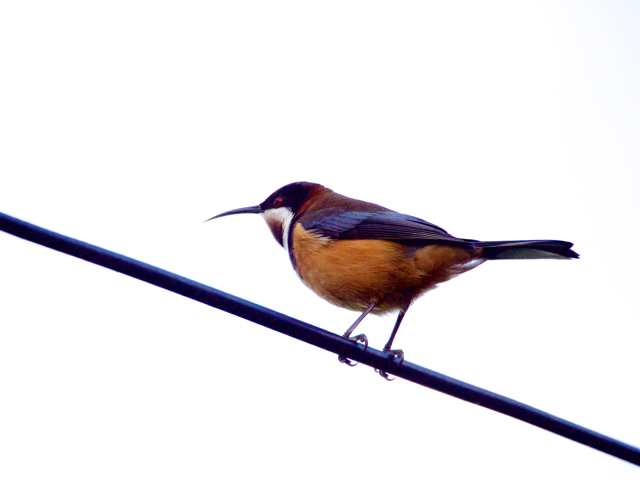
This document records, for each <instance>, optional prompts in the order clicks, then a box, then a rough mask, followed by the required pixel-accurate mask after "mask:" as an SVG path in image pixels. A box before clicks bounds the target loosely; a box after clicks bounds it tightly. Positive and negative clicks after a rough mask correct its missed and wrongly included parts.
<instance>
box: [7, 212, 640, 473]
mask: <svg viewBox="0 0 640 480" xmlns="http://www.w3.org/2000/svg"><path fill="white" fill-rule="evenodd" d="M0 230H3V231H5V232H7V233H10V234H12V235H15V236H17V237H20V238H23V239H25V240H29V241H31V242H34V243H38V244H40V245H43V246H45V247H49V248H51V249H53V250H57V251H59V252H63V253H66V254H68V255H72V256H74V257H77V258H81V259H83V260H86V261H88V262H91V263H95V264H96V265H101V266H103V267H106V268H109V269H111V270H114V271H116V272H120V273H124V274H125V275H129V276H130V277H133V278H137V279H139V280H142V281H144V282H147V283H151V284H152V285H156V286H158V287H161V288H164V289H166V290H169V291H172V292H174V293H178V294H180V295H183V296H185V297H188V298H191V299H193V300H196V301H198V302H201V303H204V304H206V305H210V306H212V307H215V308H218V309H220V310H224V311H225V312H228V313H231V314H233V315H237V316H239V317H242V318H245V319H247V320H250V321H252V322H254V323H257V324H259V325H262V326H264V327H267V328H270V329H272V330H276V331H278V332H280V333H284V334H285V335H289V336H290V337H293V338H296V339H298V340H302V341H303V342H306V343H309V344H311V345H315V346H316V347H320V348H323V349H325V350H328V351H330V352H333V353H336V354H338V355H343V356H345V357H347V358H351V359H353V360H356V361H358V362H360V363H363V364H365V365H369V366H371V367H374V368H377V369H379V370H383V371H385V372H388V373H390V374H393V375H395V376H397V377H400V378H404V379H405V380H409V381H411V382H414V383H417V384H419V385H423V386H425V387H429V388H432V389H434V390H437V391H439V392H442V393H446V394H447V395H451V396H453V397H456V398H459V399H461V400H465V401H467V402H471V403H474V404H476V405H480V406H482V407H485V408H488V409H491V410H494V411H496V412H500V413H503V414H505V415H508V416H510V417H513V418H517V419H518V420H522V421H523V422H527V423H530V424H531V425H535V426H537V427H540V428H542V429H544V430H548V431H550V432H553V433H556V434H557V435H560V436H563V437H565V438H568V439H571V440H574V441H576V442H578V443H581V444H583V445H587V446H589V447H592V448H595V449H596V450H600V451H601V452H605V453H608V454H610V455H613V456H614V457H617V458H620V459H622V460H626V461H627V462H630V463H633V464H635V465H638V466H640V449H638V448H636V447H634V446H631V445H628V444H626V443H623V442H620V441H619V440H616V439H613V438H611V437H607V436H606V435H602V434H600V433H598V432H595V431H593V430H589V429H587V428H584V427H582V426H580V425H577V424H575V423H572V422H568V421H567V420H564V419H562V418H559V417H556V416H554V415H551V414H549V413H546V412H543V411H542V410H538V409H537V408H533V407H531V406H529V405H526V404H524V403H521V402H518V401H516V400H512V399H510V398H508V397H504V396H502V395H498V394H497V393H493V392H490V391H488V390H484V389H482V388H479V387H476V386H474V385H470V384H468V383H465V382H461V381H460V380H456V379H455V378H451V377H448V376H446V375H442V374H441V373H438V372H434V371H433V370H429V369H427V368H424V367H421V366H420V365H415V364H413V363H411V362H409V361H406V360H405V361H404V362H403V363H402V364H398V363H399V361H398V359H396V358H395V357H391V355H389V354H387V353H383V352H381V351H379V350H376V349H374V348H371V347H369V348H367V349H366V350H365V348H364V346H363V345H362V344H357V343H355V342H352V341H350V340H347V339H345V338H343V337H341V336H339V335H336V334H334V333H331V332H329V331H327V330H323V329H321V328H318V327H315V326H313V325H310V324H308V323H305V322H302V321H300V320H296V319H295V318H292V317H289V316H287V315H284V314H282V313H279V312H276V311H274V310H270V309H268V308H265V307H263V306H261V305H256V304H255V303H251V302H249V301H247V300H244V299H242V298H239V297H235V296H233V295H230V294H228V293H225V292H222V291H220V290H217V289H215V288H212V287H209V286H207V285H203V284H201V283H198V282H195V281H193V280H190V279H188V278H185V277H181V276H180V275H176V274H174V273H171V272H167V271H166V270H162V269H160V268H157V267H154V266H152V265H149V264H146V263H143V262H140V261H138V260H134V259H133V258H129V257H125V256H124V255H119V254H117V253H114V252H111V251H109V250H105V249H103V248H100V247H96V246H95V245H91V244H89V243H85V242H82V241H80V240H76V239H74V238H71V237H67V236H64V235H60V234H59V233H55V232H52V231H50V230H46V229H44V228H41V227H38V226H36V225H33V224H30V223H28V222H25V221H22V220H18V219H17V218H14V217H11V216H9V215H5V214H3V213H0Z"/></svg>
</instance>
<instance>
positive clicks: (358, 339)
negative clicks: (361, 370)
mask: <svg viewBox="0 0 640 480" xmlns="http://www.w3.org/2000/svg"><path fill="white" fill-rule="evenodd" d="M349 340H353V341H354V342H356V343H364V349H365V350H366V349H367V347H368V346H369V339H368V338H367V336H366V335H365V334H364V333H361V334H359V335H355V336H353V337H349ZM338 361H339V362H340V363H344V364H345V365H348V366H349V367H355V366H356V365H357V364H358V362H354V361H353V360H349V359H348V358H347V357H345V356H344V355H338Z"/></svg>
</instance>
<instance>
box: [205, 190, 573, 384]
mask: <svg viewBox="0 0 640 480" xmlns="http://www.w3.org/2000/svg"><path fill="white" fill-rule="evenodd" d="M240 213H257V214H260V215H262V217H263V218H264V219H265V221H266V222H267V225H268V226H269V229H270V230H271V233H272V234H273V236H274V237H275V239H276V241H277V242H278V243H279V244H280V245H281V246H282V247H284V249H285V250H286V252H287V253H288V255H289V259H290V260H291V264H292V265H293V268H294V270H295V271H296V273H297V274H298V276H299V277H300V279H301V280H302V282H303V283H304V284H305V285H306V286H307V287H309V288H310V289H311V290H313V291H314V292H315V293H316V294H317V295H319V296H320V297H322V298H323V299H325V300H327V301H328V302H330V303H332V304H334V305H336V306H338V307H342V308H346V309H349V310H355V311H359V312H362V313H361V315H360V316H359V317H358V319H357V320H356V321H355V322H354V323H353V325H351V326H350V327H349V329H348V330H347V331H346V332H345V333H344V335H343V337H345V338H349V339H350V340H354V341H356V342H363V343H364V344H365V348H366V345H368V341H367V337H366V335H364V334H360V335H356V336H353V337H352V336H351V334H352V333H353V331H354V330H355V329H356V328H357V327H358V325H359V324H360V322H362V320H363V319H364V318H365V317H366V316H367V315H368V314H369V313H373V314H385V313H389V312H398V317H397V319H396V322H395V325H394V327H393V330H392V332H391V336H390V337H389V341H388V342H387V343H386V345H385V346H384V348H383V351H384V352H387V353H389V354H391V355H393V356H395V357H398V358H399V359H400V361H401V362H402V360H403V359H404V353H403V352H402V350H397V349H396V350H394V349H392V348H391V346H392V344H393V340H394V338H395V336H396V334H397V333H398V329H399V328H400V323H401V322H402V319H403V318H404V315H405V313H406V312H407V309H408V308H409V306H410V305H411V304H412V303H413V301H414V300H416V299H417V298H418V297H420V296H421V295H423V294H424V293H425V292H427V291H429V290H432V289H433V288H435V287H436V286H437V285H438V284H439V283H442V282H446V281H447V280H450V279H452V278H453V277H456V276H457V275H460V274H461V273H464V272H467V271H469V270H471V269H473V268H475V267H477V266H478V265H480V264H482V263H484V262H485V261H486V260H498V259H528V258H552V259H565V258H579V255H578V254H577V253H576V252H574V251H573V250H572V249H571V247H572V246H573V244H572V243H570V242H563V241H560V240H516V241H492V242H481V241H478V240H470V239H467V238H457V237H454V236H452V235H450V234H449V233H447V232H446V231H445V230H443V229H442V228H440V227H438V226H436V225H434V224H433V223H429V222H427V221H425V220H422V219H420V218H418V217H413V216H410V215H405V214H403V213H398V212H395V211H393V210H390V209H388V208H385V207H382V206H380V205H376V204H374V203H369V202H364V201H362V200H356V199H353V198H349V197H345V196H343V195H340V194H338V193H335V192H334V191H333V190H330V189H328V188H326V187H324V186H322V185H319V184H317V183H310V182H295V183H290V184H289V185H285V186H284V187H282V188H279V189H278V190H276V191H275V192H274V193H272V194H271V195H269V197H267V199H266V200H265V201H264V202H262V203H261V204H259V205H256V206H253V207H245V208H238V209H235V210H230V211H228V212H224V213H221V214H219V215H216V216H214V217H211V218H210V219H208V220H206V221H209V220H213V219H216V218H220V217H224V216H227V215H236V214H240ZM339 359H340V361H341V362H343V363H346V364H348V365H351V366H352V365H355V363H354V362H351V361H350V360H349V359H347V358H345V357H343V356H340V357H339ZM377 371H378V370H377ZM378 373H379V374H380V375H382V376H383V377H384V378H386V379H389V376H388V375H387V373H386V372H383V371H378Z"/></svg>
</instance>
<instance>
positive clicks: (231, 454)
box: [0, 0, 640, 479]
mask: <svg viewBox="0 0 640 480" xmlns="http://www.w3.org/2000/svg"><path fill="white" fill-rule="evenodd" d="M639 25H640V7H639V5H638V3H637V2H632V1H627V2H624V1H593V2H582V1H581V2H578V1H576V2H569V1H565V2H555V1H553V2H380V1H366V2H364V1H363V2H351V1H336V2H332V1H325V2H280V1H275V2H274V1H269V2H265V1H261V2H247V1H235V2H204V1H203V2H192V1H186V2H145V1H135V0H133V1H132V0H127V1H111V2H80V1H78V2H69V1H60V2H35V1H34V2H31V1H23V2H11V1H9V2H3V4H2V6H1V7H0V68H1V69H2V74H1V75H0V135H1V139H0V162H1V163H0V165H1V167H2V168H1V174H0V211H3V212H5V213H8V214H11V215H14V216H17V217H19V218H22V219H24V220H27V221H30V222H33V223H36V224H38V225H40V226H43V227H45V228H49V229H52V230H54V231H58V232H60V233H64V234H66V235H69V236H73V237H76V238H79V239H81V240H84V241H88V242H90V243H94V244H96V245H99V246H101V247H104V248H108V249H111V250H114V251H116V252H119V253H122V254H124V255H128V256H131V257H134V258H137V259H139V260H142V261H145V262H149V263H151V264H153V265H156V266H159V267H161V268H165V269H167V270H170V271H173V272H175V273H178V274H181V275H184V276H187V277H190V278H192V279H195V280H197V281H201V282H203V283H206V284H208V285H211V286H213V287H216V288H219V289H222V290H224V291H227V292H230V293H233V294H236V295H239V296H241V297H244V298H247V299H249V300H251V301H253V302H256V303H259V304H262V305H265V306H267V307H270V308H273V309H275V310H279V311H282V312H284V313H286V314H288V315H291V316H294V317H296V318H300V319H302V320H304V321H308V322H310V323H312V324H314V325H317V326H320V327H322V328H326V329H328V330H331V331H333V332H336V333H342V332H343V331H344V330H345V329H346V328H347V327H348V326H349V325H350V324H351V322H352V321H353V320H354V319H355V316H357V314H354V313H353V312H348V311H344V310H340V309H338V308H335V307H332V306H331V305H329V304H327V303H325V302H324V301H322V300H321V299H319V298H317V297H315V296H314V295H313V294H312V293H311V292H310V291H308V290H307V289H306V288H305V287H304V286H303V285H302V284H301V283H300V282H299V281H298V279H297V278H296V275H295V274H294V273H293V271H292V270H291V267H290V265H289V263H288V260H287V257H286V254H285V253H284V251H283V250H282V249H281V248H280V247H279V245H277V244H276V242H274V241H273V239H272V237H271V235H270V233H269V231H268V229H267V228H266V226H265V225H264V224H263V222H262V220H261V219H260V218H259V217H258V216H237V217H229V218H225V219H220V220H217V221H215V222H211V223H207V224H204V225H202V224H201V222H202V220H204V219H206V218H208V217H210V216H212V215H214V214H217V213H220V212H222V211H225V210H228V209H231V208H237V207H242V206H248V205H255V204H257V203H259V202H261V201H262V200H264V198H266V197H267V195H268V194H270V193H271V192H272V191H274V190H275V189H277V188H278V187H280V186H282V185H284V184H286V183H289V182H291V181H297V180H308V181H315V182H319V183H323V184H325V185H327V186H328V187H330V188H333V189H334V190H336V191H338V192H340V193H343V194H346V195H349V196H352V197H356V198H362V199H366V200H369V201H373V202H376V203H380V204H382V205H385V206H387V207H389V208H392V209H395V210H398V211H402V212H405V213H409V214H413V215H416V216H420V217H422V218H425V219H426V220H429V221H431V222H434V223H436V224H437V225H440V226H442V227H444V228H446V229H447V230H448V231H449V232H450V233H452V234H454V235H458V236H462V237H471V238H478V239H482V240H506V239H532V238H556V239H562V240H569V241H572V242H575V244H576V247H575V248H576V250H577V251H578V252H579V253H580V254H581V256H582V259H581V260H578V261H513V262H490V263H488V264H485V265H483V266H482V267H480V268H478V269H476V270H474V271H473V272H470V273H468V274H466V275H464V276H462V277H461V278H459V279H456V280H454V281H452V282H450V283H448V284H445V285H443V286H442V287H441V288H439V289H438V290H436V291H435V292H431V293H429V294H428V295H426V296H425V297H424V298H422V299H421V300H419V301H418V302H417V303H416V304H415V305H414V306H413V307H412V308H411V309H410V310H409V313H408V314H407V316H406V318H405V321H404V324H403V326H402V328H401V329H400V333H399V334H398V337H397V339H396V345H397V347H399V348H403V349H404V351H405V353H406V355H407V359H408V360H410V361H412V362H415V363H418V364H420V365H423V366H425V367H427V368H431V369H434V370H437V371H439V372H442V373H444V374H447V375H450V376H453V377H456V378H459V379H461V380H464V381H467V382H470V383H473V384H475V385H478V386H481V387H484V388H487V389H490V390H493V391H496V392H498V393H501V394H503V395H507V396H510V397H513V398H515V399H517V400H520V401H523V402H525V403H528V404H531V405H533V406H535V407H537V408H540V409H543V410H546V411H548V412H550V413H553V414H555V415H558V416H561V417H563V418H566V419H568V420H571V421H573V422H576V423H579V424H581V425H584V426H587V427H589V428H592V429H595V430H597V431H599V432H602V433H604V434H607V435H610V436H613V437H615V438H618V439H620V440H623V441H625V442H628V443H631V444H634V445H640V409H639V408H638V406H639V405H640V387H639V386H638V378H640V348H639V347H638V344H639V342H640V305H639V303H640V302H639V298H640V293H639V289H638V287H640V278H639V273H638V272H639V271H640V260H639V259H638V254H637V251H636V250H637V239H638V236H639V235H640V214H639V207H640V202H639V200H640V194H639V193H638V192H639V190H640V188H639V187H638V181H639V179H640V146H639V141H638V139H639V137H640V63H639V59H640V28H638V27H639ZM0 292H1V293H0V295H1V296H0V300H1V304H0V389H1V391H0V451H1V452H2V454H1V455H2V459H1V461H0V476H1V477H2V478H6V479H20V478H27V479H31V478H65V479H80V478H82V479H85V478H136V479H137V478H162V479H164V478H176V479H177V478H193V479H204V478H283V479H300V478H312V479H313V478H352V477H353V476H354V475H358V476H363V477H365V476H366V477H367V478H382V477H386V478H403V479H413V478H492V479H512V478H523V479H529V478H530V479H538V478H562V479H565V478H581V479H600V478H616V479H627V478H640V470H639V469H638V468H637V467H634V466H631V465H629V464H627V463H625V462H622V461H620V460H617V459H614V458H613V457H610V456H608V455H605V454H601V453H599V452H596V451H595V450H592V449H590V448H587V447H583V446H581V445H578V444H576V443H573V442H571V441H568V440H565V439H562V438H560V437H558V436H556V435H554V434H551V433H548V432H545V431H542V430H540V429H538V428H535V427H532V426H530V425H527V424H524V423H521V422H519V421H517V420H513V419H511V418H508V417H505V416H502V415H500V414H497V413H494V412H490V411H488V410H485V409H483V408H480V407H477V406H474V405H471V404H467V403H465V402H462V401H459V400H456V399H454V398H450V397H448V396H446V395H443V394H440V393H437V392H434V391H431V390H428V389H425V388H422V387H419V386H416V385H413V384H411V383H408V382H405V381H402V380H396V381H394V382H390V383H389V382H385V381H384V380H382V379H381V378H380V377H378V376H377V375H375V374H374V373H373V371H372V370H371V369H370V368H368V367H365V366H362V365H361V366H358V367H356V368H347V367H345V366H343V365H341V364H339V363H338V361H337V359H336V358H335V356H334V355H332V354H329V353H327V352H324V351H322V350H319V349H316V348H314V347H310V346H308V345H305V344H302V343H300V342H297V341H295V340H292V339H290V338H288V337H285V336H283V335H280V334H277V333H275V332H272V331H269V330H267V329H264V328H262V327H259V326H256V325H253V324H251V323H249V322H247V321H245V320H242V319H239V318H236V317H233V316H231V315H228V314H225V313H222V312H219V311H216V310H214V309H212V308H209V307H206V306H203V305H200V304H197V303H195V302H193V301H191V300H187V299H184V298H182V297H179V296H177V295H174V294H172V293H168V292H165V291H162V290H160V289H158V288H156V287H152V286H150V285H146V284H144V283H142V282H139V281H137V280H133V279H130V278H128V277H125V276H123V275H120V274H116V273H113V272H111V271H108V270H105V269H103V268H101V267H97V266H95V265H91V264H88V263H85V262H83V261H80V260H76V259H73V258H71V257H68V256H65V255H63V254H59V253H56V252H53V251H51V250H48V249H45V248H42V247H39V246H36V245H34V244H30V243H27V242H25V241H22V240H19V239H16V238H14V237H11V236H9V235H5V234H0ZM393 320H394V319H393V317H383V318H379V317H372V318H369V319H367V321H365V322H364V323H363V325H362V327H361V328H360V329H359V331H363V332H366V333H367V334H368V336H369V339H370V341H371V344H372V345H373V346H375V347H377V348H380V347H382V345H383V344H384V342H385V341H386V338H387V336H388V334H389V332H390V329H391V327H392V324H393Z"/></svg>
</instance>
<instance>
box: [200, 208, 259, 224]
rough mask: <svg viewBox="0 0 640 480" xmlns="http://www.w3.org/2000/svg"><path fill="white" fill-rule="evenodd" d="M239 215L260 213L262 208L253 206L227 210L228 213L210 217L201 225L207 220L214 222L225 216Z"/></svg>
mask: <svg viewBox="0 0 640 480" xmlns="http://www.w3.org/2000/svg"><path fill="white" fill-rule="evenodd" d="M239 213H262V208H261V207H260V205H255V206H253V207H243V208H236V209H235V210H229V211H228V212H224V213H219V214H218V215H216V216H214V217H211V218H209V219H207V220H205V221H204V222H202V223H206V222H208V221H209V220H214V219H216V218H220V217H226V216H227V215H237V214H239Z"/></svg>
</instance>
